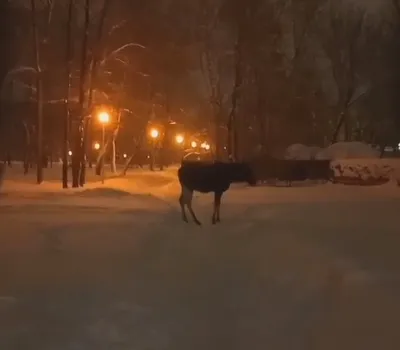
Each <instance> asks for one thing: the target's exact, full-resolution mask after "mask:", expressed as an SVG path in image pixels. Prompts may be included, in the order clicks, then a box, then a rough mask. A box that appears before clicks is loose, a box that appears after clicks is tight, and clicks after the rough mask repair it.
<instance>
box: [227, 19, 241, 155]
mask: <svg viewBox="0 0 400 350" xmlns="http://www.w3.org/2000/svg"><path fill="white" fill-rule="evenodd" d="M241 32H242V28H241V26H240V24H239V23H238V32H237V41H236V45H235V82H234V86H233V91H232V107H231V112H230V114H229V121H228V140H229V144H228V147H229V149H228V150H229V158H230V159H231V160H234V161H237V160H238V158H239V149H238V146H239V140H238V124H237V110H238V102H239V99H240V97H241V91H240V90H241V88H242V84H243V76H242V73H243V72H242V66H243V62H242V40H241V36H242V33H241Z"/></svg>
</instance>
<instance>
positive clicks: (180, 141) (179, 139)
mask: <svg viewBox="0 0 400 350" xmlns="http://www.w3.org/2000/svg"><path fill="white" fill-rule="evenodd" d="M175 141H176V143H178V144H179V145H181V144H183V141H185V138H184V137H183V135H176V136H175Z"/></svg>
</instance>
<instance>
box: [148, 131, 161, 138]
mask: <svg viewBox="0 0 400 350" xmlns="http://www.w3.org/2000/svg"><path fill="white" fill-rule="evenodd" d="M150 136H151V137H152V138H153V139H156V138H157V137H158V136H160V132H159V131H158V130H157V129H151V130H150Z"/></svg>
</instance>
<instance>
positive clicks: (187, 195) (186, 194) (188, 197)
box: [182, 186, 201, 225]
mask: <svg viewBox="0 0 400 350" xmlns="http://www.w3.org/2000/svg"><path fill="white" fill-rule="evenodd" d="M182 200H183V203H184V204H186V205H187V207H188V209H189V212H190V214H191V215H192V218H193V221H194V222H195V223H196V224H197V225H201V222H200V221H199V220H198V219H197V217H196V214H195V213H194V211H193V208H192V200H193V191H191V190H189V189H188V188H186V187H185V186H183V187H182Z"/></svg>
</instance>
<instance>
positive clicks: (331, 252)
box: [0, 173, 400, 350]
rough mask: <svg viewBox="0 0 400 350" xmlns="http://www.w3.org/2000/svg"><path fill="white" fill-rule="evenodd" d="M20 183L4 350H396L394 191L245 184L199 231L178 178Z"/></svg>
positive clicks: (204, 208)
mask: <svg viewBox="0 0 400 350" xmlns="http://www.w3.org/2000/svg"><path fill="white" fill-rule="evenodd" d="M7 185H8V187H7ZM29 186H30V185H29ZM29 186H28V185H26V188H23V189H24V193H23V195H22V194H21V193H22V192H21V189H22V187H21V185H19V187H15V186H14V184H12V183H10V182H8V183H6V193H5V194H4V195H3V197H1V198H0V224H1V228H0V349H6V350H14V349H15V350H25V349H27V350H28V349H38V350H53V349H60V350H64V349H65V350H67V349H68V350H75V349H76V350H78V349H79V350H80V349H85V350H89V349H96V350H101V349H138V350H142V349H143V350H144V349H146V350H150V349H157V350H164V349H168V350H169V349H171V350H172V349H173V350H180V349H185V350H188V349H191V350H197V349H199V350H200V349H201V350H205V349H207V350H211V349H216V350H217V349H218V350H222V349H230V350H233V349H243V350H247V349H252V350H257V349H260V350H261V349H274V350H278V349H323V350H330V349H341V350H346V349H351V350H355V349H360V350H368V349H374V350H376V349H399V348H400V332H399V331H398V329H399V325H400V254H399V249H400V248H399V247H400V229H399V227H400V225H399V213H400V193H399V189H398V188H397V187H395V186H393V185H387V186H383V187H379V188H378V187H377V188H357V187H344V186H339V185H337V186H335V185H321V186H311V187H301V188H291V189H287V188H271V187H265V188H251V189H250V188H243V187H240V186H239V187H238V188H235V189H233V190H231V191H230V192H228V194H227V195H226V198H224V199H225V200H224V202H223V206H222V212H221V215H222V220H223V221H222V223H221V224H220V225H217V226H212V225H211V223H210V214H211V206H210V203H211V197H210V196H201V197H199V198H196V202H195V210H197V211H198V213H199V217H200V218H201V220H202V221H203V223H204V225H203V227H201V228H199V227H197V226H195V225H188V224H185V223H183V222H181V220H180V215H179V212H178V208H177V203H176V197H177V188H178V187H177V184H176V182H175V180H174V176H173V174H172V173H170V174H167V175H165V176H159V175H157V174H153V175H150V174H148V173H138V174H135V175H132V176H130V177H129V178H127V179H124V180H120V179H114V180H108V181H107V183H106V185H105V188H104V187H102V186H99V185H97V184H91V185H90V186H88V189H87V190H85V191H83V192H74V193H69V194H63V193H60V192H57V191H55V190H54V188H53V187H52V185H51V184H49V185H46V186H47V187H46V186H44V188H45V190H41V191H38V190H37V189H34V188H33V187H29ZM42 188H43V187H42Z"/></svg>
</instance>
